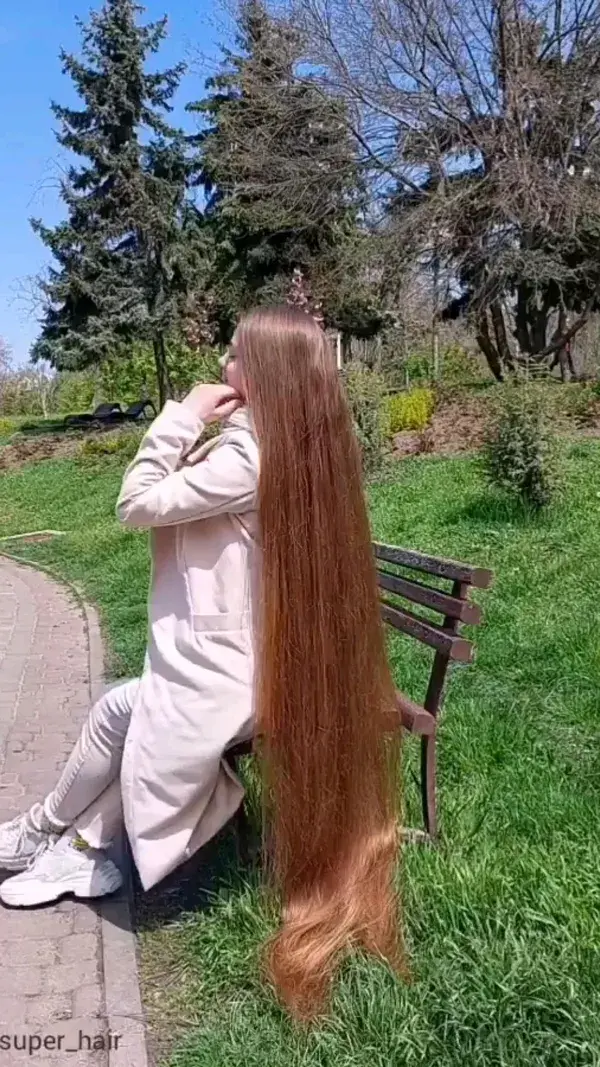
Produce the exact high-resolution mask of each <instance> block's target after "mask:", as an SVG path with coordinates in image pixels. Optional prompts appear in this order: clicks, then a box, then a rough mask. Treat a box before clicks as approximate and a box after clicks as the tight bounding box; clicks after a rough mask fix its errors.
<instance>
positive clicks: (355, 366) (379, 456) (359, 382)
mask: <svg viewBox="0 0 600 1067" xmlns="http://www.w3.org/2000/svg"><path fill="white" fill-rule="evenodd" d="M342 378H343V381H344V385H345V387H346V394H347V397H348V403H349V405H350V411H351V413H352V420H353V423H354V430H355V433H356V436H357V437H358V442H359V444H360V448H361V453H362V461H363V470H364V472H365V474H367V475H370V474H374V473H375V472H376V471H377V470H378V469H379V468H380V466H381V463H382V460H383V456H384V451H385V436H386V434H385V430H386V428H385V425H384V418H383V417H382V407H383V397H384V389H385V383H384V380H383V378H382V377H381V376H380V375H379V374H377V373H376V372H375V371H372V370H370V369H369V368H368V367H366V366H365V364H364V363H360V362H358V361H354V362H351V363H347V364H346V366H345V367H344V369H343V371H342Z"/></svg>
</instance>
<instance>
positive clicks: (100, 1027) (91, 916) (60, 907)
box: [0, 557, 138, 1067]
mask: <svg viewBox="0 0 600 1067" xmlns="http://www.w3.org/2000/svg"><path fill="white" fill-rule="evenodd" d="M89 703H90V672H89V647H88V640H87V635H86V625H85V620H84V618H83V617H82V613H81V609H80V607H79V606H78V605H77V604H76V603H75V602H74V601H73V600H72V599H71V597H70V596H69V594H68V593H67V592H66V591H65V590H64V589H63V588H62V587H61V586H59V585H57V584H55V583H54V582H52V581H51V580H50V579H49V578H47V577H46V576H45V575H43V574H41V573H40V572H37V571H35V570H32V569H30V568H28V567H20V566H17V565H16V564H14V563H12V562H10V561H8V560H6V559H2V558H1V557H0V821H4V820H6V819H9V818H12V817H13V816H14V815H16V814H18V813H19V812H21V811H23V810H25V809H26V808H27V807H29V806H30V805H31V804H32V803H33V802H34V801H36V800H39V799H42V798H43V796H44V795H45V794H46V793H47V792H49V791H50V789H52V787H53V786H54V784H55V782H56V780H57V777H58V774H59V772H60V770H61V769H62V767H63V765H64V762H65V760H66V757H67V755H68V754H69V752H70V751H71V748H72V746H73V743H74V741H75V740H76V738H77V735H78V733H79V727H80V725H81V723H82V721H83V719H84V717H85V715H86V713H87V710H88V707H89ZM115 906H117V907H118V902H117V905H115V902H114V901H113V902H111V903H110V905H109V907H111V908H112V909H113V913H112V914H113V915H115V912H114V908H115ZM102 931H103V921H102V915H101V914H100V910H99V908H98V906H97V905H91V906H90V905H87V904H84V903H79V902H75V901H71V900H65V901H62V902H61V903H59V904H57V905H56V906H54V907H48V908H38V909H35V910H33V911H20V910H10V909H6V908H3V907H2V905H0V1067H13V1065H15V1067H16V1065H17V1064H19V1065H22V1064H23V1063H25V1062H29V1063H30V1064H35V1065H40V1064H43V1065H46V1064H48V1065H50V1064H52V1065H53V1067H66V1065H69V1067H71V1065H72V1067H79V1065H82V1067H83V1065H85V1067H112V1064H116V1063H117V1062H122V1063H127V1064H128V1065H129V1064H130V1063H131V1064H133V1061H134V1059H135V1063H136V1064H137V1062H138V1060H137V1059H136V1058H135V1057H133V1058H131V1057H130V1056H127V1055H125V1056H123V1053H121V1056H119V1055H117V1056H114V1055H110V1054H109V1053H108V1051H107V1047H106V1045H107V1032H108V1031H107V1029H106V1028H107V1026H108V1022H107V1021H106V1019H107V1014H111V1012H112V1011H113V1010H114V1008H113V1007H111V1006H110V1005H109V1006H108V1007H107V995H106V989H105V988H104V985H105V983H104V970H105V969H106V968H105V966H104V963H105V961H104V957H103V943H102ZM110 936H111V937H113V936H114V937H116V943H119V938H122V937H123V936H124V935H123V933H122V931H119V932H118V934H116V935H113V934H112V933H111V934H110ZM125 936H126V935H125ZM112 966H113V965H112V963H111V965H110V967H109V968H108V969H109V970H110V969H111V968H112ZM133 979H134V981H135V973H134V975H133ZM129 984H131V983H130V982H129ZM113 992H114V991H113V990H112V989H111V990H109V996H108V1000H109V1001H111V1000H114V995H113ZM13 1035H16V1036H17V1037H18V1039H19V1042H20V1043H22V1041H23V1039H24V1038H25V1039H26V1040H27V1042H28V1046H29V1047H28V1049H27V1050H25V1051H15V1048H14V1044H15V1042H14V1041H13V1040H12V1038H13ZM61 1038H62V1040H61ZM7 1040H10V1042H11V1050H10V1051H7ZM38 1041H41V1042H42V1044H41V1046H40V1045H38ZM94 1042H95V1043H96V1046H97V1047H96V1049H95V1050H94V1048H93V1045H94ZM90 1046H91V1047H90ZM124 1051H125V1050H123V1052H124ZM131 1051H132V1052H133V1050H131Z"/></svg>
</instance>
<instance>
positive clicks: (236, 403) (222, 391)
mask: <svg viewBox="0 0 600 1067" xmlns="http://www.w3.org/2000/svg"><path fill="white" fill-rule="evenodd" d="M242 403H243V401H242V398H241V396H240V394H239V393H237V392H236V391H235V389H232V388H231V386H229V385H195V386H194V388H193V389H191V390H190V392H189V393H188V395H187V396H186V397H185V399H184V400H183V401H182V404H183V405H184V407H186V408H187V409H188V410H189V411H191V412H193V414H194V415H196V416H197V417H198V419H199V420H200V422H204V423H209V422H217V421H218V420H219V419H226V418H227V417H228V416H229V415H232V414H233V412H234V411H236V409H237V408H239V407H241V405H242Z"/></svg>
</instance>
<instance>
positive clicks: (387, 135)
mask: <svg viewBox="0 0 600 1067" xmlns="http://www.w3.org/2000/svg"><path fill="white" fill-rule="evenodd" d="M288 2H289V14H290V15H291V17H292V18H293V20H294V22H295V24H296V26H297V27H298V30H299V31H300V32H301V33H302V35H303V40H304V42H305V47H306V55H307V59H308V60H309V62H310V64H311V73H310V81H311V84H312V85H313V87H315V86H318V87H319V89H320V91H321V92H322V93H323V94H324V95H328V94H333V95H334V96H335V97H336V98H337V99H342V100H343V101H344V104H345V107H344V109H343V112H342V114H343V115H344V117H345V119H346V121H347V122H348V124H349V126H350V129H351V132H352V134H353V137H354V140H355V144H356V145H357V147H358V151H359V154H360V163H361V167H362V173H363V175H364V180H365V185H366V187H367V189H368V196H369V209H370V216H371V218H372V219H374V220H375V222H376V223H377V225H378V227H379V230H380V232H381V233H382V234H383V235H384V236H385V239H386V240H387V241H388V255H387V257H386V261H387V269H388V273H389V274H390V275H392V274H393V273H394V270H398V269H399V268H401V267H402V266H403V265H404V264H405V263H406V261H407V260H410V261H411V262H412V263H415V262H416V263H419V264H420V265H421V266H422V268H423V269H424V270H426V269H428V268H430V267H431V266H432V264H433V263H434V262H435V264H436V267H437V271H438V280H439V279H440V278H441V279H445V280H446V283H447V284H449V285H450V286H451V287H452V288H453V289H454V298H453V299H452V300H450V301H449V302H448V303H447V305H446V307H445V313H446V314H447V315H448V314H449V315H458V314H460V313H462V312H466V313H468V314H469V316H470V319H471V321H472V323H473V325H474V328H475V331H476V334H477V339H478V343H479V346H480V348H481V350H482V351H483V352H484V353H485V356H486V358H487V360H488V363H489V366H490V368H491V369H492V371H493V373H494V374H495V376H496V377H497V378H502V377H503V376H504V375H505V373H506V372H507V371H509V370H511V369H512V368H514V367H515V366H516V365H517V364H518V363H523V362H527V363H529V364H532V363H533V364H536V365H540V366H552V365H553V364H556V363H560V366H561V369H562V372H563V376H564V377H567V376H568V375H569V374H570V372H571V367H570V364H569V345H570V342H571V340H572V339H573V337H574V336H575V335H576V333H577V332H578V331H579V330H580V329H581V328H582V327H583V325H584V324H585V323H586V321H587V320H588V318H589V316H590V314H591V313H592V311H593V310H594V309H595V308H596V307H597V304H598V296H599V293H600V255H599V253H598V238H599V237H600V223H599V221H598V220H599V219H600V139H599V134H600V4H599V3H598V2H597V0H548V2H536V0H529V2H526V0H288Z"/></svg>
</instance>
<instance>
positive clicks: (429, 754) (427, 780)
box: [421, 733, 437, 840]
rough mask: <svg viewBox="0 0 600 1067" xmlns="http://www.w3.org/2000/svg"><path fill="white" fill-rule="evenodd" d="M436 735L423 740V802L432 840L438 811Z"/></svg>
mask: <svg viewBox="0 0 600 1067" xmlns="http://www.w3.org/2000/svg"><path fill="white" fill-rule="evenodd" d="M435 744H436V735H435V733H434V734H433V736H432V737H422V738H421V800H422V804H423V821H424V823H425V829H426V830H427V833H428V834H429V836H430V838H431V839H432V840H435V839H436V837H437V810H436V785H435V772H436V747H435Z"/></svg>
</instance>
